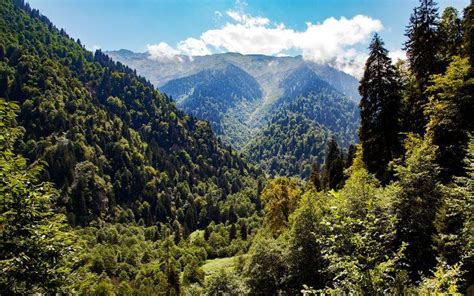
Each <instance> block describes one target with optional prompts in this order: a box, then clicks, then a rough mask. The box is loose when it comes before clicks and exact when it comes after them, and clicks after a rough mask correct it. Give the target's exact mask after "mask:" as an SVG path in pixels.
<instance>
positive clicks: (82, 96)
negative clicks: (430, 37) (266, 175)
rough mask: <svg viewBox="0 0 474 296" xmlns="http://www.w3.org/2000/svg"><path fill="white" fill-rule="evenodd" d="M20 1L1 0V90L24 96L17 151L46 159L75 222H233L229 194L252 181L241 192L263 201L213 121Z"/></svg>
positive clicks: (185, 225)
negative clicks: (182, 105) (201, 117)
mask: <svg viewBox="0 0 474 296" xmlns="http://www.w3.org/2000/svg"><path fill="white" fill-rule="evenodd" d="M14 3H15V5H14V4H13V3H12V2H10V1H2V4H1V5H0V15H1V17H0V28H1V29H0V97H2V98H5V99H6V100H7V101H15V102H17V103H18V104H19V106H20V111H19V114H18V117H17V121H18V125H19V126H21V127H22V128H23V131H24V134H23V137H22V139H21V140H20V141H19V142H18V143H17V144H16V147H17V150H18V152H19V153H21V154H23V155H24V156H26V157H27V158H28V159H29V160H30V161H31V162H33V161H42V162H45V164H46V167H47V170H46V171H45V172H44V174H43V175H42V176H41V178H42V179H43V180H45V181H52V182H54V184H55V185H56V187H57V188H60V191H61V194H60V196H61V199H60V200H58V203H59V205H61V206H64V207H65V208H66V210H67V213H68V218H69V221H70V222H71V223H72V224H87V223H88V222H90V221H92V220H93V219H95V218H97V217H99V218H102V219H112V220H118V221H131V220H135V221H141V223H143V224H145V225H152V224H156V223H158V222H163V223H167V224H168V225H171V224H172V223H173V222H176V223H177V224H176V223H175V224H176V225H178V226H176V225H175V224H173V225H174V226H176V227H175V230H176V231H177V232H180V231H182V232H184V233H185V234H186V233H189V232H190V231H192V230H194V229H196V228H198V227H205V226H206V225H208V224H209V223H210V222H212V221H215V222H216V223H218V222H221V221H225V220H226V219H227V218H226V216H225V215H224V214H223V213H227V212H226V211H227V209H226V208H225V205H224V203H225V201H226V199H227V198H228V197H229V196H232V195H233V194H236V193H239V192H240V191H241V189H242V188H244V187H245V188H246V190H247V191H246V192H247V194H240V195H239V198H241V199H246V200H248V202H254V201H256V199H257V192H256V191H257V190H256V186H257V185H256V178H257V177H258V175H259V173H258V171H257V170H255V169H254V168H253V167H252V166H249V165H248V164H247V163H246V162H245V161H244V160H243V159H242V158H241V157H240V156H239V153H237V152H236V151H234V150H233V149H232V148H231V147H229V146H228V145H224V144H222V143H221V141H220V140H219V139H217V138H216V137H215V136H214V134H213V132H212V130H211V128H210V126H209V124H208V123H207V122H205V121H201V120H198V119H196V118H195V117H193V116H190V115H188V114H185V113H184V112H183V111H180V110H179V109H177V108H176V107H175V105H174V103H173V102H172V101H171V100H170V99H169V98H168V97H167V96H166V95H164V94H162V93H160V92H159V91H157V90H156V88H155V87H154V86H153V85H152V84H151V83H150V82H149V81H147V80H146V79H145V78H143V77H140V76H138V75H137V74H136V71H134V70H132V69H130V68H128V67H127V66H124V65H123V64H121V63H116V62H114V61H112V60H111V59H110V58H109V57H108V56H107V55H106V54H104V53H102V52H101V51H96V52H95V54H93V53H91V52H89V51H87V50H85V49H84V47H83V46H82V45H81V44H80V41H79V40H78V41H74V40H73V39H72V38H70V37H69V36H68V35H67V34H66V32H64V30H62V29H61V30H59V29H57V28H56V27H55V26H54V25H53V24H52V23H51V22H50V21H49V20H48V19H47V18H46V17H44V16H42V15H41V14H40V13H39V12H38V11H37V10H34V9H33V10H32V9H31V8H30V7H29V6H28V4H24V3H23V1H14ZM226 71H236V69H227V70H226ZM229 83H232V81H229ZM249 83H250V84H251V80H249ZM254 89H255V90H257V89H258V88H256V87H255V88H254ZM257 94H258V93H255V96H256V95H257ZM243 95H244V94H240V93H235V96H243ZM229 99H231V98H230V97H229ZM234 198H235V197H234ZM247 214H249V215H250V214H252V213H244V212H241V213H240V215H241V216H245V215H247ZM179 225H180V226H179Z"/></svg>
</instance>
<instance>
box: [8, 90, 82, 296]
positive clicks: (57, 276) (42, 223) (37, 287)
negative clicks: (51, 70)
mask: <svg viewBox="0 0 474 296" xmlns="http://www.w3.org/2000/svg"><path fill="white" fill-rule="evenodd" d="M17 110H18V106H17V105H15V104H13V103H8V102H6V101H5V100H4V99H0V135H1V136H0V270H1V271H2V272H1V275H0V293H1V294H28V293H51V294H53V293H56V292H59V291H61V290H62V287H63V285H64V283H65V279H66V275H67V272H68V270H67V269H66V268H65V266H64V256H66V255H67V254H68V253H70V252H71V251H72V249H71V244H72V239H73V236H72V235H71V234H70V233H69V231H68V227H67V224H66V223H65V217H64V215H62V214H58V213H56V212H54V208H53V203H52V202H53V199H55V198H57V191H56V190H55V189H54V187H53V185H52V184H51V183H48V182H41V181H39V176H40V174H41V173H42V171H43V167H42V166H41V164H40V163H33V164H31V165H28V164H27V161H26V159H25V158H24V157H22V156H21V155H19V154H16V153H14V152H13V151H12V148H13V144H14V143H15V141H16V140H17V139H18V137H20V135H21V129H19V128H16V127H14V123H15V113H16V111H17Z"/></svg>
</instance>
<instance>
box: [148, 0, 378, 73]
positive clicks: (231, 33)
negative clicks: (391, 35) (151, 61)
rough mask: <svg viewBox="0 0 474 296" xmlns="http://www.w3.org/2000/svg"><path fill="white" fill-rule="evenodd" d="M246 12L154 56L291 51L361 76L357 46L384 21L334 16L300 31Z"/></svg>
mask: <svg viewBox="0 0 474 296" xmlns="http://www.w3.org/2000/svg"><path fill="white" fill-rule="evenodd" d="M241 6H245V4H241ZM242 11H243V9H240V10H239V11H237V10H229V11H227V12H226V15H227V17H228V18H229V21H228V22H227V23H225V24H224V25H223V26H221V27H220V28H216V29H211V30H208V31H206V32H204V33H202V34H201V36H199V38H187V39H186V40H183V41H181V42H179V43H178V44H177V46H176V49H174V48H172V47H170V46H169V45H168V44H166V43H163V42H162V43H160V44H158V45H149V46H148V51H149V53H150V56H151V57H152V58H153V57H158V56H159V57H162V56H165V57H169V56H172V55H176V54H187V55H206V54H211V53H215V52H228V51H229V52H239V53H242V54H266V55H275V56H282V55H285V54H286V53H287V52H301V54H302V55H303V57H304V58H305V59H307V60H311V61H314V62H317V63H329V64H331V65H333V66H334V67H336V68H338V69H340V70H342V71H345V72H347V73H349V74H352V75H355V76H359V75H360V74H361V73H362V71H363V65H364V62H365V58H366V54H365V53H364V52H360V51H358V50H356V49H355V47H357V46H358V45H361V44H362V45H366V44H367V43H368V41H369V39H370V36H371V35H372V34H373V33H374V32H378V31H380V30H381V29H382V28H383V26H382V23H381V22H380V21H379V20H376V19H372V18H370V17H368V16H364V15H357V16H354V17H353V18H350V19H348V18H345V17H341V18H339V19H336V18H334V17H331V18H328V19H326V20H324V21H323V22H322V23H316V24H313V23H311V22H308V23H306V28H305V29H304V30H301V31H297V30H293V29H290V28H287V27H286V26H285V25H284V24H282V23H274V22H272V21H271V20H270V19H268V18H266V17H261V16H257V17H255V16H251V15H249V14H245V13H244V12H242Z"/></svg>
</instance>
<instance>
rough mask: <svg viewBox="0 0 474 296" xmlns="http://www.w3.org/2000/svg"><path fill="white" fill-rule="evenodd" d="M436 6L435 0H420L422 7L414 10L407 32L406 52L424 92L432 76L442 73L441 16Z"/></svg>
mask: <svg viewBox="0 0 474 296" xmlns="http://www.w3.org/2000/svg"><path fill="white" fill-rule="evenodd" d="M436 5H437V4H436V2H434V1H433V0H420V6H418V7H416V8H415V9H414V11H413V14H412V15H411V16H410V24H409V25H408V27H407V30H406V32H405V35H406V36H407V37H408V40H407V41H406V42H405V50H406V51H407V57H408V61H409V63H410V68H411V70H412V72H413V73H414V74H415V76H416V78H417V80H418V82H419V83H420V86H421V88H422V90H424V89H425V87H426V86H427V84H428V81H429V77H430V75H432V74H435V73H439V71H440V65H439V54H438V53H439V46H440V38H439V32H438V26H439V15H438V8H437V6H436Z"/></svg>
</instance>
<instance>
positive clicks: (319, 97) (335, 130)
mask: <svg viewBox="0 0 474 296" xmlns="http://www.w3.org/2000/svg"><path fill="white" fill-rule="evenodd" d="M300 72H301V73H299V74H298V75H302V76H309V77H311V76H314V75H315V74H311V72H310V71H304V69H303V70H301V71H300ZM304 79H305V80H303V81H306V80H309V83H308V86H307V87H306V88H303V89H298V87H301V86H300V85H299V84H301V83H299V84H298V83H297V82H295V81H293V80H290V82H288V84H289V85H288V86H283V87H286V88H287V89H292V90H294V89H295V88H296V89H297V90H298V92H299V94H298V92H296V91H297V90H294V92H295V94H297V95H295V96H294V94H293V93H288V94H285V96H283V98H281V99H280V101H279V102H277V103H276V105H275V106H274V107H273V108H275V110H278V111H276V113H275V114H274V115H273V116H272V117H271V118H270V119H269V120H268V123H267V125H266V126H264V127H263V128H262V129H261V130H260V131H259V132H258V133H257V134H256V135H255V138H254V139H253V140H252V141H250V142H249V144H248V145H246V146H245V147H244V154H246V155H247V157H248V159H249V160H250V161H253V162H257V163H259V164H260V166H261V167H262V168H263V169H264V170H265V171H266V172H268V173H269V174H270V175H271V176H300V177H302V178H307V177H308V176H309V175H310V173H311V168H312V165H313V164H315V163H316V164H318V165H321V164H322V163H323V160H324V157H325V145H326V144H327V142H328V141H329V140H330V135H334V136H335V137H336V138H337V140H338V141H339V143H340V144H341V146H342V147H344V148H347V147H348V146H349V145H350V144H352V143H354V142H355V141H356V138H355V136H356V130H357V121H358V119H357V117H358V110H357V108H356V106H355V104H354V103H353V102H351V101H349V100H348V99H347V98H346V97H344V96H342V95H341V94H340V93H339V92H337V91H336V90H335V89H333V88H332V87H331V86H329V85H328V84H327V83H325V82H323V81H321V80H320V79H319V78H308V77H305V78H304ZM294 80H299V78H298V79H297V78H295V79H294ZM293 83H294V84H293ZM303 85H304V84H303Z"/></svg>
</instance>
